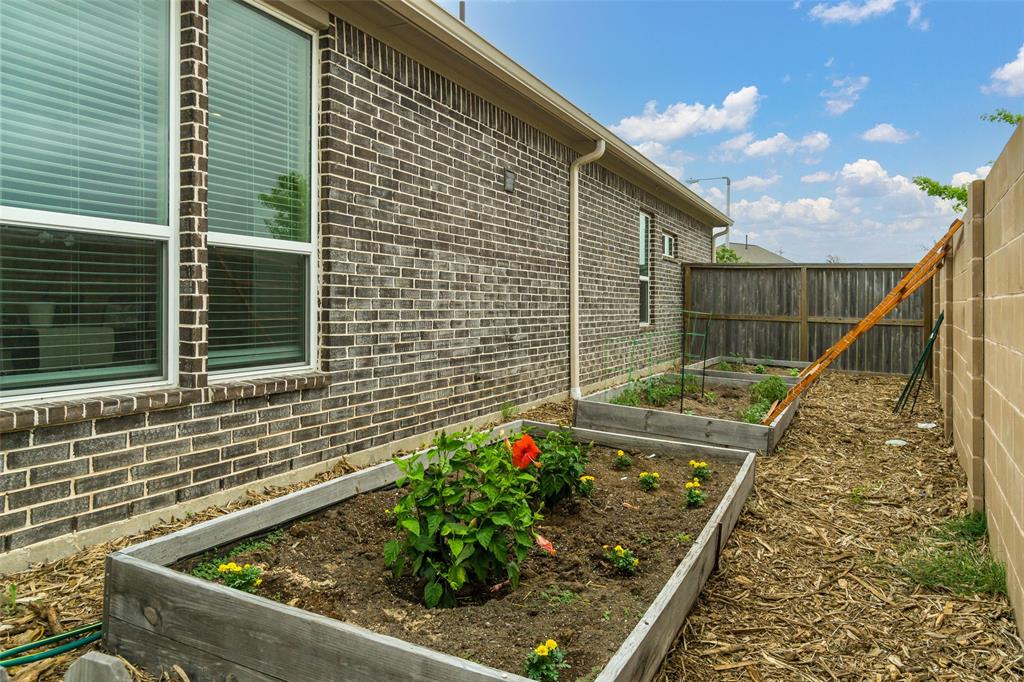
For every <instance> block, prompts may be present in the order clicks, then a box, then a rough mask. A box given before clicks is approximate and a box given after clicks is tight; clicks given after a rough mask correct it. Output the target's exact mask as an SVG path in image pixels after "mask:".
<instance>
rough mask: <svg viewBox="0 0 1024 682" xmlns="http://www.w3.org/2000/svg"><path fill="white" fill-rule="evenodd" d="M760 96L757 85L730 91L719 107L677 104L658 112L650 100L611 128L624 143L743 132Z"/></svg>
mask: <svg viewBox="0 0 1024 682" xmlns="http://www.w3.org/2000/svg"><path fill="white" fill-rule="evenodd" d="M759 99H760V95H759V94H758V92H757V86H754V85H748V86H747V87H745V88H742V89H740V90H737V91H735V92H730V93H729V94H728V95H726V96H725V99H724V100H722V105H721V106H717V105H714V104H712V105H704V104H701V103H699V102H698V103H696V104H687V103H686V102H677V103H675V104H670V105H669V106H667V107H665V109H663V110H661V111H659V110H658V103H657V102H655V101H653V100H652V101H650V102H648V103H647V104H646V105H645V106H644V112H643V113H642V114H640V115H639V116H627V117H625V118H623V119H622V120H621V121H619V122H618V123H617V124H615V125H613V126H612V127H611V128H612V130H613V131H615V132H616V133H618V134H619V135H622V136H623V137H625V138H626V139H627V140H633V141H639V140H656V141H659V142H668V141H670V140H676V139H679V138H681V137H686V136H688V135H696V134H698V133H716V132H720V131H722V130H743V129H744V128H746V127H747V126H748V125H749V124H750V121H751V120H752V119H753V118H754V114H756V113H757V104H758V100H759Z"/></svg>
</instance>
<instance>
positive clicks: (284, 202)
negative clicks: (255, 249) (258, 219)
mask: <svg viewBox="0 0 1024 682" xmlns="http://www.w3.org/2000/svg"><path fill="white" fill-rule="evenodd" d="M260 202H261V203H262V204H263V205H264V206H266V207H267V208H269V209H271V210H272V211H274V217H273V218H265V219H264V220H263V223H264V224H265V225H266V226H267V229H268V230H269V231H270V234H272V235H274V237H276V238H277V239H305V238H306V230H307V229H308V228H309V183H308V182H306V176H304V175H303V174H302V173H296V172H295V171H292V172H290V173H284V174H283V175H280V176H278V178H277V187H275V188H274V189H272V190H270V194H260Z"/></svg>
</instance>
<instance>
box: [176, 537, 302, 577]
mask: <svg viewBox="0 0 1024 682" xmlns="http://www.w3.org/2000/svg"><path fill="white" fill-rule="evenodd" d="M283 537H284V531H283V530H275V531H273V532H272V533H267V534H266V535H264V536H263V537H261V538H255V539H252V540H245V541H244V542H240V543H238V544H237V545H235V546H234V547H232V548H231V551H230V552H228V553H227V554H222V555H209V556H207V557H206V558H204V559H203V561H201V562H199V563H198V564H196V566H195V568H193V569H192V575H194V576H195V577H197V578H202V579H203V580H222V578H223V576H222V575H221V572H220V567H221V565H223V564H226V563H230V562H231V560H232V559H234V558H235V557H238V556H241V555H243V554H251V553H252V552H262V551H265V550H268V549H270V548H271V547H272V546H273V545H274V543H275V542H277V541H278V540H280V539H281V538H283Z"/></svg>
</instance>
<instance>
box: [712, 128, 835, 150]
mask: <svg viewBox="0 0 1024 682" xmlns="http://www.w3.org/2000/svg"><path fill="white" fill-rule="evenodd" d="M738 141H739V138H733V139H732V140H729V141H727V142H726V143H723V146H724V144H735V143H736V142H738ZM831 143H832V140H831V139H830V138H829V136H828V135H826V134H825V133H823V132H821V131H815V132H813V133H807V134H806V135H804V136H803V137H802V138H800V139H799V140H794V139H793V138H791V137H790V136H789V135H786V133H776V134H774V135H772V136H771V137H767V138H765V139H763V140H753V139H748V140H747V144H746V145H745V146H742V149H743V153H744V154H745V155H747V156H774V155H776V154H795V153H805V154H813V153H816V152H823V151H825V150H826V149H828V146H829V145H830V144H831ZM731 148H735V147H731Z"/></svg>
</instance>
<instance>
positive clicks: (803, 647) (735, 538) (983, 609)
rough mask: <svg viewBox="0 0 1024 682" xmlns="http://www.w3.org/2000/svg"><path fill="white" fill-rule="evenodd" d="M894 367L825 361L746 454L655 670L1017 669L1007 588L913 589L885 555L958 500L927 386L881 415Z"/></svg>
mask: <svg viewBox="0 0 1024 682" xmlns="http://www.w3.org/2000/svg"><path fill="white" fill-rule="evenodd" d="M904 381H905V378H900V377H877V376H871V377H866V376H853V375H849V374H837V373H834V372H830V373H829V374H828V375H827V376H825V377H824V379H823V380H822V381H820V382H818V384H817V385H815V386H814V387H813V388H812V389H811V390H810V392H809V393H808V395H807V397H806V399H805V400H804V401H803V403H802V404H801V407H800V410H799V412H798V413H797V415H796V417H795V419H794V420H793V423H792V424H791V426H790V428H789V430H788V431H787V432H786V436H785V437H784V439H783V441H782V443H781V446H780V448H779V449H777V450H776V452H775V453H773V454H772V455H770V456H768V457H763V458H761V459H759V460H758V463H757V479H756V481H757V483H756V488H755V490H754V492H753V493H752V494H751V496H750V499H749V500H748V501H747V505H746V508H745V510H744V513H743V516H742V517H741V520H740V523H739V525H738V526H737V527H736V530H735V531H734V532H733V534H732V537H731V538H730V540H729V543H728V546H727V548H726V549H725V550H724V552H723V556H722V559H721V562H720V567H719V571H718V572H717V573H716V574H715V575H713V576H712V577H711V579H710V580H709V581H708V583H707V585H706V586H705V588H704V591H703V592H702V594H701V597H700V599H699V601H698V603H697V605H696V606H695V607H694V610H693V611H691V613H690V616H689V618H688V619H687V622H686V625H685V627H684V629H683V633H682V635H681V636H680V637H679V639H678V640H677V642H676V645H675V650H674V651H673V652H672V654H671V655H670V656H669V658H668V660H667V661H666V662H665V664H664V666H663V667H662V670H661V673H660V674H659V676H658V678H657V679H658V680H659V682H668V681H672V682H675V681H677V680H678V681H682V680H747V681H753V682H759V681H760V680H844V681H846V680H851V681H852V680H876V681H880V680H985V681H986V682H994V681H996V680H1021V679H1024V662H1022V661H1024V650H1022V645H1021V640H1020V639H1019V636H1018V633H1017V630H1016V627H1015V626H1014V620H1013V613H1012V611H1011V609H1010V606H1009V604H1008V603H1007V600H1006V598H1005V597H1002V596H996V595H979V596H969V597H957V596H955V595H952V594H946V593H936V592H931V591H926V590H922V589H920V588H918V587H916V586H915V585H914V584H913V583H911V582H910V581H909V580H907V579H906V578H905V577H903V576H902V575H901V574H900V573H899V572H898V571H897V570H896V569H895V567H896V566H897V565H898V561H899V556H900V550H901V548H903V549H905V548H906V547H907V545H908V543H914V542H915V541H916V540H919V539H920V538H921V537H922V536H924V535H926V534H927V533H928V532H929V530H930V529H932V528H934V527H935V526H936V525H939V524H941V523H942V522H943V521H945V520H947V519H949V518H950V517H951V516H954V515H961V514H964V513H965V512H966V499H967V498H966V491H965V479H964V474H963V471H962V470H961V469H960V467H959V465H958V464H957V463H956V458H955V455H954V454H953V453H952V451H951V450H950V449H949V448H948V447H946V445H945V444H944V443H943V442H942V420H941V414H940V412H939V410H938V408H937V406H936V404H935V403H934V401H932V400H931V393H930V390H929V387H928V386H927V385H925V386H923V387H922V389H921V392H920V399H919V402H918V405H917V408H916V410H915V411H914V414H913V416H910V415H909V414H908V412H909V410H905V411H904V414H903V415H901V416H898V417H897V416H893V415H892V414H891V411H892V406H893V404H894V403H895V401H896V398H897V396H898V395H899V393H900V390H901V389H902V388H903V383H904ZM919 423H937V424H938V426H937V428H934V429H930V430H925V429H921V428H918V426H917V425H918V424H919ZM890 439H902V440H905V441H907V445H905V446H902V447H894V446H887V445H885V441H887V440H890ZM855 487H857V488H858V494H857V495H854V493H853V489H854V488H855Z"/></svg>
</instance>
